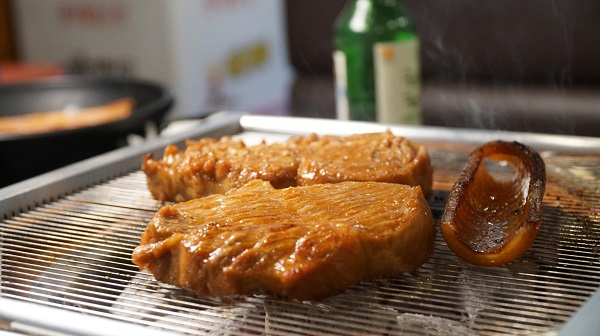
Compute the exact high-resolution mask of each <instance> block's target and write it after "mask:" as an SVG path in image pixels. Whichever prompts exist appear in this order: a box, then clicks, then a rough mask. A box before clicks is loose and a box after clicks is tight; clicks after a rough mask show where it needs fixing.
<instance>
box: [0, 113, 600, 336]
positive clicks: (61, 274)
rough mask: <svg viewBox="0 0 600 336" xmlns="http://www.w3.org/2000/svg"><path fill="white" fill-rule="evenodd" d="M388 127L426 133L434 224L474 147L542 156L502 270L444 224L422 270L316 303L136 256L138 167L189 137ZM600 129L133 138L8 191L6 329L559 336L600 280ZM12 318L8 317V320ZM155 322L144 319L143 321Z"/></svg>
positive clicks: (222, 126) (220, 123)
mask: <svg viewBox="0 0 600 336" xmlns="http://www.w3.org/2000/svg"><path fill="white" fill-rule="evenodd" d="M386 128H390V129H391V130H392V131H393V132H395V133H396V134H402V135H404V136H406V137H408V138H410V139H412V140H414V141H417V142H422V143H425V144H426V145H427V146H428V147H429V150H430V154H431V156H432V163H433V165H434V169H435V173H434V190H435V191H434V196H433V197H432V198H431V199H430V206H431V209H432V212H433V214H434V218H435V220H436V224H437V223H438V221H439V218H440V216H441V214H442V212H443V209H444V206H445V202H446V198H447V195H448V191H449V190H450V188H451V187H452V185H453V183H454V181H455V180H456V178H457V177H458V174H459V173H460V171H461V170H462V168H463V166H464V163H465V162H466V158H467V156H468V153H469V151H470V150H471V149H472V148H474V146H476V145H478V144H481V143H483V142H486V141H491V140H496V139H504V140H517V141H521V142H523V143H527V144H529V145H531V146H533V147H535V148H537V149H538V150H540V151H541V152H542V155H543V157H544V159H545V161H546V165H547V173H548V187H547V192H546V195H545V198H544V214H543V222H542V229H541V231H540V234H539V235H538V238H537V239H536V241H535V243H534V245H533V246H532V247H531V249H530V250H529V251H528V252H527V253H525V255H524V256H522V257H521V258H519V259H518V260H516V261H515V262H513V263H511V264H509V265H507V266H505V267H498V268H482V267H476V266H472V265H468V264H466V263H464V262H462V261H461V260H459V259H457V258H456V257H455V256H454V254H453V253H452V252H451V251H450V250H449V249H448V247H447V246H446V244H445V242H444V241H443V239H442V237H441V235H440V234H439V232H438V235H437V238H436V244H435V251H434V255H433V257H432V258H431V260H430V261H429V262H428V263H426V264H425V265H423V266H422V267H421V268H420V269H418V270H417V271H415V272H412V273H410V274H403V275H398V276H393V277H388V278H382V279H378V280H374V281H367V282H363V283H361V284H358V285H356V286H353V287H351V288H349V289H348V290H347V291H346V292H344V293H343V294H340V295H337V296H335V297H332V298H330V299H327V300H325V301H323V302H320V303H308V302H296V301H286V300H281V299H277V298H271V297H263V296H253V297H241V298H228V299H217V298H198V297H196V296H195V295H194V294H192V293H188V292H185V291H183V290H180V289H177V288H173V287H171V286H167V285H164V284H160V283H158V282H156V281H155V280H154V278H153V277H152V276H151V275H149V274H147V273H145V272H139V271H138V270H137V268H136V267H135V265H133V264H132V263H131V261H130V257H131V252H132V250H133V248H134V247H135V246H136V245H137V244H138V242H139V236H140V234H141V232H142V231H143V229H144V228H145V226H146V224H147V222H148V221H149V220H150V218H151V217H152V216H153V214H154V212H155V211H156V210H157V209H158V208H159V207H160V206H161V203H159V202H158V201H156V200H154V199H153V198H152V196H151V195H150V193H149V192H148V191H147V189H146V186H145V177H144V175H143V173H141V172H140V171H139V165H140V162H141V158H142V156H143V155H144V154H146V153H149V152H151V153H154V154H155V155H157V156H160V155H161V152H162V149H163V148H164V147H165V146H166V145H167V144H171V143H175V144H179V145H181V144H182V143H183V141H184V140H185V139H187V138H198V137H204V136H212V137H220V136H223V135H234V136H239V137H241V138H243V139H244V140H246V141H248V142H254V141H258V140H261V139H267V140H269V141H277V140H280V139H283V138H285V137H287V136H289V135H294V134H306V133H309V132H317V133H323V134H325V133H329V134H340V135H341V134H350V133H358V132H370V131H381V130H384V129H386ZM599 181H600V139H597V138H583V137H566V136H554V135H539V134H528V133H511V132H490V131H475V130H450V129H440V128H427V127H400V126H390V125H378V124H372V123H357V122H340V121H332V120H315V119H300V118H289V117H261V116H242V115H239V114H230V115H227V116H225V117H222V118H220V119H215V120H212V121H210V122H206V123H204V124H203V125H202V126H201V127H199V128H198V129H195V130H191V131H189V132H187V133H184V134H180V135H178V136H176V137H172V138H166V139H159V140H155V141H151V142H148V143H147V144H144V145H143V146H141V147H129V148H124V149H120V150H117V151H114V152H111V153H108V154H104V155H101V156H98V157H95V158H92V159H90V160H86V161H83V162H80V163H77V164H75V165H72V166H69V167H66V168H64V169H60V170H57V171H54V172H51V173H48V174H45V175H42V176H39V177H36V178H34V179H31V180H28V181H25V182H23V183H20V184H17V185H13V186H10V187H8V188H5V189H2V190H0V211H1V214H2V217H1V218H0V330H2V329H5V330H11V331H16V332H23V333H37V334H44V333H47V334H51V333H52V332H62V333H66V334H86V335H104V334H108V335H110V334H116V333H118V334H122V333H134V334H138V333H141V332H144V333H145V334H148V333H149V334H167V333H173V334H226V335H233V334H245V335H261V334H270V335H298V334H305V335H314V334H354V335H355V334H370V335H373V334H377V335H387V334H398V333H409V334H427V335H445V334H448V333H453V334H465V335H492V334H525V333H527V334H555V333H557V332H558V330H560V328H561V326H562V325H563V324H564V323H565V322H566V321H569V319H570V318H571V317H572V316H573V314H574V313H575V312H576V311H577V309H578V308H579V307H580V306H581V305H582V304H583V303H584V302H585V301H586V300H588V299H589V298H590V297H591V295H592V294H593V293H594V291H596V289H597V288H598V286H600V183H599ZM3 321H4V322H3ZM146 327H150V328H146Z"/></svg>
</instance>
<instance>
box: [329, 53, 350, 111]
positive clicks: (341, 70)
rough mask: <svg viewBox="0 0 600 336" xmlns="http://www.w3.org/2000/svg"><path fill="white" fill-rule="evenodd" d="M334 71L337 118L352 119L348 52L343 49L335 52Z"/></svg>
mask: <svg viewBox="0 0 600 336" xmlns="http://www.w3.org/2000/svg"><path fill="white" fill-rule="evenodd" d="M333 72H334V76H335V100H336V104H335V105H336V113H337V118H338V119H340V120H349V119H350V103H349V102H348V70H347V68H346V54H344V52H343V51H340V50H336V51H334V52H333Z"/></svg>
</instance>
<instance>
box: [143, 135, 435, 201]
mask: <svg viewBox="0 0 600 336" xmlns="http://www.w3.org/2000/svg"><path fill="white" fill-rule="evenodd" d="M186 145H187V147H186V149H185V150H184V151H180V150H179V149H178V148H177V147H175V146H169V147H167V148H166V149H165V151H164V156H163V158H162V159H160V160H157V159H154V158H153V157H152V156H150V155H148V156H146V157H145V158H144V161H143V163H142V170H143V171H144V172H145V173H146V176H147V180H148V187H149V189H150V191H151V192H152V194H153V195H154V197H156V198H157V199H159V200H161V201H178V202H180V201H186V200H190V199H194V198H197V197H201V196H206V195H210V194H214V193H224V192H226V191H228V190H230V189H232V188H239V187H241V186H242V185H244V184H245V183H247V182H249V181H251V180H253V179H260V180H264V181H269V182H270V183H271V184H272V185H273V186H274V187H275V188H285V187H290V186H302V185H311V184H317V183H337V182H342V181H377V182H392V183H401V184H408V185H413V186H416V185H419V186H421V187H422V189H423V192H424V194H425V196H426V197H429V195H431V185H432V174H433V170H432V167H431V161H430V158H429V153H428V152H427V149H426V148H425V147H424V146H420V145H417V144H414V143H412V142H411V141H409V140H408V139H406V138H403V137H399V136H395V135H394V134H392V133H391V132H389V131H387V132H381V133H365V134H354V135H350V136H347V137H338V136H323V137H321V138H319V137H317V136H316V135H314V134H312V135H309V136H302V137H293V138H290V139H289V140H287V141H285V142H280V143H273V144H266V143H261V144H258V145H255V146H246V144H245V143H244V142H242V141H241V140H234V139H232V138H230V137H223V138H221V139H209V138H206V139H202V140H199V141H187V143H186Z"/></svg>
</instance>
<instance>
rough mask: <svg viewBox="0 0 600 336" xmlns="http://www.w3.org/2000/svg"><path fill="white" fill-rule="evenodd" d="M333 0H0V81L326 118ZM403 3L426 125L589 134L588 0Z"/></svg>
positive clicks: (191, 112) (599, 120) (331, 101)
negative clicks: (122, 81) (105, 89)
mask: <svg viewBox="0 0 600 336" xmlns="http://www.w3.org/2000/svg"><path fill="white" fill-rule="evenodd" d="M346 3H347V0H327V1H322V0H286V1H284V0H192V1H190V0H171V1H162V0H44V1H37V0H0V62H1V63H0V64H1V67H0V85H1V86H2V87H7V86H10V85H14V84H15V83H30V82H31V81H32V80H40V79H47V78H49V77H56V76H64V75H69V76H71V75H76V76H79V75H85V76H90V75H93V76H108V77H111V78H134V79H141V80H147V81H150V82H151V83H156V84H157V85H159V86H160V87H163V88H165V90H166V91H168V92H171V93H172V94H173V104H167V105H166V106H167V107H168V110H167V112H166V113H164V116H163V115H162V114H161V115H160V120H159V121H158V123H159V124H160V123H162V124H165V123H169V122H171V121H174V120H180V119H198V118H203V117H205V116H207V115H210V114H212V113H214V112H217V111H223V110H235V111H245V112H248V113H257V114H271V115H292V116H305V117H315V118H335V97H334V83H333V72H332V70H333V65H332V51H333V44H332V37H333V25H334V22H335V18H336V17H337V16H338V14H339V13H340V11H341V10H342V8H343V7H344V6H345V5H346ZM404 3H405V5H406V8H407V9H408V11H409V13H410V15H411V16H412V17H413V18H414V20H415V22H416V25H417V30H418V34H419V37H420V43H421V49H420V60H421V67H422V68H421V74H422V95H421V106H422V115H423V123H424V124H425V125H432V126H443V127H459V128H482V129H497V130H510V131H526V132H539V133H556V134H567V135H579V136H592V137H597V136H600V131H599V130H600V61H599V60H600V20H599V18H600V2H599V1H596V0H577V1H572V0H528V1H521V0H504V1H496V0H456V1H444V0H405V1H404ZM0 88H1V87H0ZM7 106H8V105H6V104H5V103H2V104H0V112H1V113H3V114H6V113H8V114H11V113H15V112H14V111H12V112H11V111H6V110H7ZM49 108H50V107H49ZM155 119H156V118H155ZM38 142H39V140H38ZM13 147H14V145H13ZM0 150H3V149H1V147H0ZM4 150H6V149H4Z"/></svg>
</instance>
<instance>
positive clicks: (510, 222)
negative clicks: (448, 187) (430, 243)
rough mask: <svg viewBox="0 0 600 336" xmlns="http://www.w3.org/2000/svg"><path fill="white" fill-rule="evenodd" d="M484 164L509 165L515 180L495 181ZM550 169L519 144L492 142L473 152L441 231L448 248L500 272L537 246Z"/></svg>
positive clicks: (449, 201)
mask: <svg viewBox="0 0 600 336" xmlns="http://www.w3.org/2000/svg"><path fill="white" fill-rule="evenodd" d="M485 159H491V160H494V161H496V162H503V161H505V162H507V163H508V164H510V165H512V167H513V168H514V174H509V175H510V176H509V178H506V176H505V177H504V178H503V177H502V176H499V178H498V177H494V176H492V174H491V173H490V172H489V171H488V169H487V168H486V166H485V164H484V162H485ZM545 188H546V168H545V165H544V161H543V160H542V158H541V157H540V155H539V154H538V153H537V152H536V151H535V150H534V149H532V148H530V147H528V146H526V145H523V144H520V143H518V142H504V141H493V142H488V143H486V144H484V145H483V146H481V147H479V148H477V149H476V150H474V151H473V152H472V153H471V154H470V156H469V160H468V162H467V164H466V166H465V168H464V170H463V172H462V175H461V176H460V178H459V179H458V181H457V182H456V183H455V185H454V187H453V188H452V191H451V192H450V197H449V199H448V203H447V204H446V209H445V211H444V214H443V216H442V219H441V222H440V228H441V231H442V235H443V237H444V240H445V241H446V243H447V244H448V247H450V249H451V250H452V251H454V253H456V255H457V256H458V257H460V258H461V259H463V260H465V261H467V262H469V263H471V264H475V265H480V266H501V265H504V264H506V263H509V262H511V261H513V260H514V259H516V258H517V257H519V256H520V255H521V254H522V253H523V252H525V251H526V250H527V249H528V248H529V247H530V246H531V245H532V244H533V241H534V240H535V238H536V236H537V233H538V231H539V228H540V223H541V216H542V198H543V197H544V192H545Z"/></svg>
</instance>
